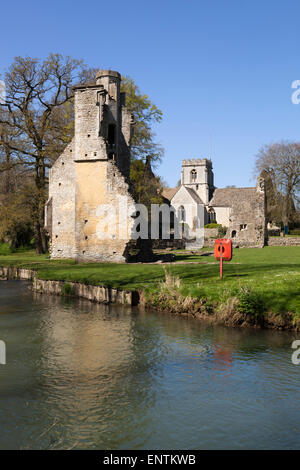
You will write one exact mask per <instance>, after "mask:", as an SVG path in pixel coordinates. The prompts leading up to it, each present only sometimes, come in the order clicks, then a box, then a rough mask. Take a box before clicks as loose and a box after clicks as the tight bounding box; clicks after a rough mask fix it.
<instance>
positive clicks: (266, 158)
mask: <svg viewBox="0 0 300 470" xmlns="http://www.w3.org/2000/svg"><path fill="white" fill-rule="evenodd" d="M255 168H256V172H257V173H259V174H261V173H263V174H264V175H267V176H268V178H269V179H270V181H271V182H272V185H273V188H274V190H275V192H274V194H275V195H276V194H277V197H278V207H279V206H280V207H281V220H282V222H283V223H284V224H285V225H287V224H288V223H289V222H291V220H292V217H293V212H295V206H296V205H297V204H298V203H299V192H300V143H298V142H289V141H283V142H279V143H275V144H271V145H265V146H264V147H262V148H261V149H260V151H259V153H258V155H257V156H256V163H255ZM275 203H276V201H275Z"/></svg>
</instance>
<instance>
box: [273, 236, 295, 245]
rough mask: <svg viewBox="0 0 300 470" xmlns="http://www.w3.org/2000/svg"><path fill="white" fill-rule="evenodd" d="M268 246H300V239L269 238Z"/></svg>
mask: <svg viewBox="0 0 300 470" xmlns="http://www.w3.org/2000/svg"><path fill="white" fill-rule="evenodd" d="M268 246H300V237H269V239H268Z"/></svg>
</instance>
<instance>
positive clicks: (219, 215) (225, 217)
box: [213, 207, 231, 227]
mask: <svg viewBox="0 0 300 470" xmlns="http://www.w3.org/2000/svg"><path fill="white" fill-rule="evenodd" d="M213 209H214V211H215V214H216V222H217V223H218V224H221V225H223V227H229V224H230V222H229V219H230V212H231V209H230V207H214V208H213Z"/></svg>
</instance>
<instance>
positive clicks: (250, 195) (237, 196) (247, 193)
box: [209, 188, 256, 207]
mask: <svg viewBox="0 0 300 470" xmlns="http://www.w3.org/2000/svg"><path fill="white" fill-rule="evenodd" d="M255 196H256V188H221V189H216V190H215V192H214V195H213V197H212V199H211V200H210V202H209V205H210V206H216V207H232V206H235V205H239V204H241V203H242V202H243V201H245V200H247V201H250V200H253V199H254V198H255Z"/></svg>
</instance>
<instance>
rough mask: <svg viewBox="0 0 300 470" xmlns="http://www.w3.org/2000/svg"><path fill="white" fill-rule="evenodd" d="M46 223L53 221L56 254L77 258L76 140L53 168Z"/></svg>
mask: <svg viewBox="0 0 300 470" xmlns="http://www.w3.org/2000/svg"><path fill="white" fill-rule="evenodd" d="M49 201H50V202H51V203H50V204H48V205H47V206H48V207H47V212H46V219H48V220H46V227H49V226H50V224H51V227H52V228H51V230H49V228H48V231H49V232H50V236H51V242H50V254H51V257H52V258H74V257H75V254H76V245H75V164H74V140H73V141H72V142H71V143H70V144H69V145H68V146H67V147H66V149H65V150H64V152H63V153H62V154H61V155H60V157H59V158H58V159H57V161H56V162H55V164H54V165H53V166H52V168H51V169H50V174H49Z"/></svg>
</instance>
